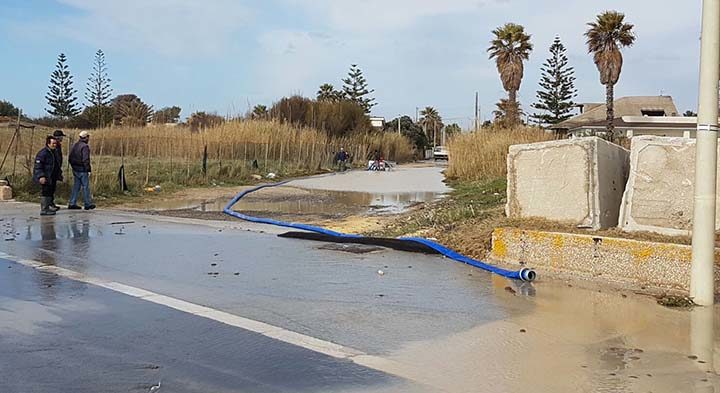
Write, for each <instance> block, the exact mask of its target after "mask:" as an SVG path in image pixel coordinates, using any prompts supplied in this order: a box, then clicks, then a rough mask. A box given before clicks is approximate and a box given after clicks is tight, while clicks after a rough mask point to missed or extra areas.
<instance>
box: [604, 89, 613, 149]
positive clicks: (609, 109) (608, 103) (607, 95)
mask: <svg viewBox="0 0 720 393" xmlns="http://www.w3.org/2000/svg"><path fill="white" fill-rule="evenodd" d="M605 88H606V93H605V101H606V102H605V104H606V106H607V140H608V141H610V142H613V141H614V140H615V124H613V121H614V120H615V109H614V108H613V105H614V103H613V96H614V94H615V93H614V88H615V85H613V84H611V83H608V84H607V85H606V86H605Z"/></svg>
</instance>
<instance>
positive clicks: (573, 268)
mask: <svg viewBox="0 0 720 393" xmlns="http://www.w3.org/2000/svg"><path fill="white" fill-rule="evenodd" d="M691 255H692V248H691V247H690V246H686V245H681V244H669V243H653V242H643V241H637V240H628V239H618V238H608V237H597V236H589V235H578V234H568V233H553V232H541V231H530V230H522V229H515V228H497V229H495V231H494V232H493V236H492V251H491V256H490V257H491V258H492V259H494V260H496V261H499V262H503V263H505V264H510V265H525V266H528V267H532V268H533V269H535V270H536V271H537V272H538V276H539V277H540V278H541V279H542V277H547V275H548V274H549V275H550V276H558V277H573V278H581V279H588V280H593V281H598V280H600V281H604V282H608V283H616V284H622V285H625V286H632V287H636V288H638V287H645V289H649V290H654V292H673V293H681V294H684V295H687V294H688V293H689V290H690V265H691ZM718 258H720V253H719V252H718V251H716V254H715V260H716V267H715V283H716V284H715V290H716V293H720V265H718V263H717V261H718Z"/></svg>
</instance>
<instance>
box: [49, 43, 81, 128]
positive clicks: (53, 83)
mask: <svg viewBox="0 0 720 393" xmlns="http://www.w3.org/2000/svg"><path fill="white" fill-rule="evenodd" d="M66 61H67V57H65V54H64V53H61V54H60V55H59V56H58V62H57V65H56V66H55V71H53V73H52V74H51V75H50V86H48V89H50V91H49V92H48V94H47V95H46V96H45V99H46V100H47V101H48V105H50V109H45V111H47V113H49V114H51V115H53V116H56V117H59V118H62V119H67V118H70V117H73V116H77V114H78V113H80V108H78V106H77V104H76V103H75V101H76V100H77V97H75V93H77V90H75V89H73V87H72V84H73V77H72V75H70V70H68V66H67V64H65V62H66Z"/></svg>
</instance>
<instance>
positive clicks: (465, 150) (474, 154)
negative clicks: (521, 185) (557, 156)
mask: <svg viewBox="0 0 720 393" xmlns="http://www.w3.org/2000/svg"><path fill="white" fill-rule="evenodd" d="M553 139H556V137H555V134H552V133H548V132H546V131H545V130H542V129H539V128H532V127H517V128H512V129H494V128H493V129H481V130H479V131H476V132H472V133H469V134H461V135H458V136H456V137H454V138H453V139H452V140H451V141H450V143H449V144H448V149H449V151H450V162H449V164H448V169H447V171H446V175H447V177H449V178H453V179H459V180H469V181H474V180H492V179H496V178H498V177H502V176H505V175H506V174H507V154H508V148H509V147H510V146H511V145H517V144H524V143H534V142H541V141H548V140H553Z"/></svg>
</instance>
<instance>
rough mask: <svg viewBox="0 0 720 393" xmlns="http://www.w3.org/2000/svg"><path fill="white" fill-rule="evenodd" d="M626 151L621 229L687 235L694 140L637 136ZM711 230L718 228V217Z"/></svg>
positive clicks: (691, 202)
mask: <svg viewBox="0 0 720 393" xmlns="http://www.w3.org/2000/svg"><path fill="white" fill-rule="evenodd" d="M630 149H631V152H630V176H629V179H628V184H627V187H626V190H625V195H624V197H623V205H622V207H623V208H622V211H621V217H620V226H621V227H622V229H623V230H625V231H650V232H656V233H662V234H665V235H684V236H688V235H690V232H691V229H692V216H693V192H694V183H695V139H689V138H664V137H655V136H641V137H636V138H633V139H632V145H631V148H630ZM719 195H720V194H719ZM715 227H716V228H720V217H718V218H716V222H715Z"/></svg>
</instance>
